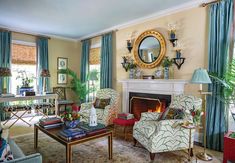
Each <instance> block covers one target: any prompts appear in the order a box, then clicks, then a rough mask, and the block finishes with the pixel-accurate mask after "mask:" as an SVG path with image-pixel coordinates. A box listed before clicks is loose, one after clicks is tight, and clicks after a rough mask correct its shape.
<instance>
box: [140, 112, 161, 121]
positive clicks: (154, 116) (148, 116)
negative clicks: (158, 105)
mask: <svg viewBox="0 0 235 163" xmlns="http://www.w3.org/2000/svg"><path fill="white" fill-rule="evenodd" d="M161 115H162V113H158V112H143V113H141V117H140V121H146V120H147V121H157V120H159V118H160V117H161Z"/></svg>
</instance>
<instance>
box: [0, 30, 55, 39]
mask: <svg viewBox="0 0 235 163" xmlns="http://www.w3.org/2000/svg"><path fill="white" fill-rule="evenodd" d="M0 31H9V32H14V33H19V34H24V35H29V36H34V37H44V38H47V39H51V38H50V37H49V36H45V35H36V34H30V33H25V32H19V31H13V30H10V29H7V28H2V27H0Z"/></svg>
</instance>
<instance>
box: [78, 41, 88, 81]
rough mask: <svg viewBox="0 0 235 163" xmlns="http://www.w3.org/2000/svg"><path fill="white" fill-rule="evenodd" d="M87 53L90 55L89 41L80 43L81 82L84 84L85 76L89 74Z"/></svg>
mask: <svg viewBox="0 0 235 163" xmlns="http://www.w3.org/2000/svg"><path fill="white" fill-rule="evenodd" d="M89 53H90V40H83V41H82V59H81V74H80V79H81V82H83V83H84V82H86V80H87V74H88V72H89Z"/></svg>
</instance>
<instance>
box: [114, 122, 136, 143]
mask: <svg viewBox="0 0 235 163" xmlns="http://www.w3.org/2000/svg"><path fill="white" fill-rule="evenodd" d="M136 121H138V120H137V119H128V120H126V119H121V118H116V119H114V120H113V124H114V134H115V135H117V128H118V127H121V128H123V132H120V133H118V134H122V135H124V139H125V140H126V138H127V135H128V129H130V130H131V131H132V130H133V126H134V124H135V122H136ZM131 133H132V132H131Z"/></svg>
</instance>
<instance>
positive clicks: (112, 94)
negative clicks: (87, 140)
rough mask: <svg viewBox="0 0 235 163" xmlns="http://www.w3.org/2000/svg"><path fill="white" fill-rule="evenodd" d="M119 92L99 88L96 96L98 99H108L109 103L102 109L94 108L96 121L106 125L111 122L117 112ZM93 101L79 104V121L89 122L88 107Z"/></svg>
mask: <svg viewBox="0 0 235 163" xmlns="http://www.w3.org/2000/svg"><path fill="white" fill-rule="evenodd" d="M119 96H120V95H119V93H118V92H117V91H115V90H113V89H110V88H105V89H100V90H99V91H97V93H96V97H97V98H99V99H109V98H110V103H109V105H107V106H105V108H104V109H101V108H96V114H97V120H98V123H102V124H104V125H105V126H108V125H110V124H112V123H113V119H114V118H116V116H117V112H118V102H119ZM93 103H94V102H88V103H83V104H81V109H80V111H79V113H80V115H81V121H85V122H89V116H90V109H91V106H92V105H93Z"/></svg>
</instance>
